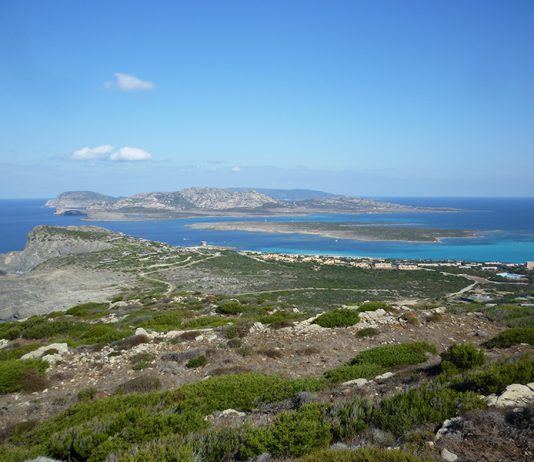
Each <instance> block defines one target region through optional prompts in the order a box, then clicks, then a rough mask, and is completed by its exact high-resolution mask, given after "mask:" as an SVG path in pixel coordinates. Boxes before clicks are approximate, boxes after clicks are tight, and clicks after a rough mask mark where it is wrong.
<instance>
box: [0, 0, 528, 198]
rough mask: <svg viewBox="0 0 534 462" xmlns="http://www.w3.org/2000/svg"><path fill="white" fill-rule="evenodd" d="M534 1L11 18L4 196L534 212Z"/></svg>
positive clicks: (27, 6) (145, 8)
mask: <svg viewBox="0 0 534 462" xmlns="http://www.w3.org/2000/svg"><path fill="white" fill-rule="evenodd" d="M532 24H534V2H532V1H530V0H526V1H520V0H517V1H510V2H505V1H488V0H484V1H482V0H481V1H472V0H466V1H461V2H460V1H454V2H451V1H431V2H429V1H413V0H406V1H403V2H399V1H363V0H362V1H356V0H352V1H338V0H332V1H326V0H321V1H313V0H305V1H299V0H291V1H287V0H284V1H277V0H269V1H259V0H258V1H256V0H247V1H232V0H225V1H207V0H206V1H193V0H190V1H178V0H177V1H170V0H169V1H159V2H158V1H150V2H148V1H133V0H130V1H118V0H114V1H105V2H104V1H91V2H87V1H80V0H69V1H54V0H49V1H46V2H43V1H25V0H16V1H10V0H3V1H2V2H0V63H1V64H0V197H51V196H55V195H56V194H58V193H60V192H62V191H64V190H77V189H83V190H85V189H90V190H96V191H99V192H103V193H108V194H116V195H120V194H132V193H136V192H142V191H154V190H161V191H168V190H176V189H181V188H183V187H188V186H194V185H197V186H221V187H229V186H252V187H253V186H256V187H281V188H313V189H323V190H328V191H332V192H337V193H346V194H354V195H364V196H431V195H438V196H513V195H519V196H534V28H533V27H532Z"/></svg>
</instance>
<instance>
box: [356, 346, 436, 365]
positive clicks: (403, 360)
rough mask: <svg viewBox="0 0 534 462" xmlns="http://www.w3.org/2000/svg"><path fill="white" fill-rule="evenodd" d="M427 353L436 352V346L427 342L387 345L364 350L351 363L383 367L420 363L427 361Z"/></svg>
mask: <svg viewBox="0 0 534 462" xmlns="http://www.w3.org/2000/svg"><path fill="white" fill-rule="evenodd" d="M427 353H434V354H436V353H437V350H436V347H435V346H434V345H432V344H430V343H426V342H412V343H401V344H399V345H385V346H380V347H376V348H371V349H370V350H366V351H363V352H362V353H360V354H358V356H356V357H355V358H354V359H352V360H351V361H350V363H349V364H350V365H356V364H377V365H380V366H382V367H394V366H401V365H408V364H419V363H422V362H424V361H426V359H427Z"/></svg>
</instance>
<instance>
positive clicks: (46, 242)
mask: <svg viewBox="0 0 534 462" xmlns="http://www.w3.org/2000/svg"><path fill="white" fill-rule="evenodd" d="M109 235H111V233H110V231H108V230H106V229H104V228H99V227H96V226H68V227H66V228H61V227H54V226H37V227H35V228H34V229H33V230H32V231H31V232H30V233H29V235H28V240H27V241H26V245H25V247H24V250H23V251H21V252H10V253H7V254H0V270H1V271H5V272H6V273H17V272H19V273H26V272H28V271H31V270H32V269H33V268H35V267H36V266H37V265H39V264H41V263H43V262H45V261H47V260H50V259H51V258H57V257H63V256H66V255H75V254H82V253H89V252H96V251H100V250H106V249H109V248H111V244H109V243H107V242H105V239H102V238H106V237H107V236H109Z"/></svg>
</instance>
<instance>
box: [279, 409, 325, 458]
mask: <svg viewBox="0 0 534 462" xmlns="http://www.w3.org/2000/svg"><path fill="white" fill-rule="evenodd" d="M269 439H270V441H269V443H268V448H269V452H270V453H271V454H273V455H274V456H277V457H298V456H301V455H304V454H306V453H309V452H311V451H312V450H314V449H320V448H324V447H326V446H328V444H329V443H330V441H331V439H332V434H331V433H330V425H329V424H328V423H327V422H323V419H322V408H321V406H320V405H318V404H307V405H305V406H304V407H302V408H301V409H299V410H298V411H284V412H281V413H280V414H278V415H277V416H276V419H275V421H274V424H273V426H272V428H271V429H270V438H269Z"/></svg>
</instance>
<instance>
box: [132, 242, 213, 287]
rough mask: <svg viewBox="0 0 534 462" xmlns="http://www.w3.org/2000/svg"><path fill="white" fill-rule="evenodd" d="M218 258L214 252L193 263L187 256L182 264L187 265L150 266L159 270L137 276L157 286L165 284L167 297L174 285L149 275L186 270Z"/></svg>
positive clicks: (164, 264) (144, 272) (180, 263)
mask: <svg viewBox="0 0 534 462" xmlns="http://www.w3.org/2000/svg"><path fill="white" fill-rule="evenodd" d="M220 256H221V253H220V252H216V253H215V254H213V255H210V256H209V257H206V258H201V259H200V260H194V261H190V260H191V256H189V257H187V259H186V260H184V262H186V261H187V263H185V264H184V262H179V263H169V264H166V263H162V264H156V265H151V266H149V268H155V267H157V268H159V269H156V270H153V271H143V272H142V273H139V276H140V277H142V278H144V279H148V280H149V281H152V282H156V283H159V284H165V285H166V286H167V290H166V291H165V296H166V297H168V296H170V295H171V294H172V293H173V291H174V290H175V289H176V285H175V284H173V283H172V282H169V281H167V280H165V279H157V278H154V277H150V276H149V274H153V273H160V272H162V271H166V270H170V269H177V268H186V267H188V266H193V265H196V264H197V263H200V262H204V261H206V260H211V259H212V258H217V257H220Z"/></svg>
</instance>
